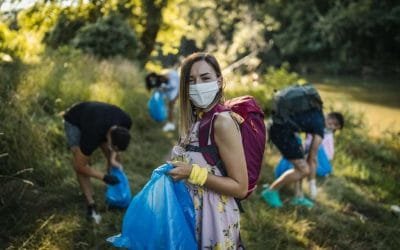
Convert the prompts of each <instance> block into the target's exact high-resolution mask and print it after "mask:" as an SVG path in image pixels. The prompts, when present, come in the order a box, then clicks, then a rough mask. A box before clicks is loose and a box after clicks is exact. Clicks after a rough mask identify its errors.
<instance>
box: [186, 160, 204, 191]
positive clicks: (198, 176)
mask: <svg viewBox="0 0 400 250" xmlns="http://www.w3.org/2000/svg"><path fill="white" fill-rule="evenodd" d="M207 176H208V171H207V168H202V167H200V166H199V165H197V164H192V171H191V172H190V176H189V178H188V181H189V182H190V183H192V184H194V185H199V186H203V185H204V183H206V180H207Z"/></svg>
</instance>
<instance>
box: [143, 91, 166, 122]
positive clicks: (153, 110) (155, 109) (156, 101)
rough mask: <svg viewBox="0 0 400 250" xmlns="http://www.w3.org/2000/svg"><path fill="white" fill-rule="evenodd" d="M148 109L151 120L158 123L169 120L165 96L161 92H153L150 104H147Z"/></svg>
mask: <svg viewBox="0 0 400 250" xmlns="http://www.w3.org/2000/svg"><path fill="white" fill-rule="evenodd" d="M147 108H148V109H149V113H150V116H151V118H153V119H154V120H155V121H157V122H163V121H165V120H166V119H167V115H168V111H167V107H166V105H165V102H164V94H163V93H162V92H161V91H159V90H155V91H153V94H152V95H151V97H150V100H149V102H148V103H147Z"/></svg>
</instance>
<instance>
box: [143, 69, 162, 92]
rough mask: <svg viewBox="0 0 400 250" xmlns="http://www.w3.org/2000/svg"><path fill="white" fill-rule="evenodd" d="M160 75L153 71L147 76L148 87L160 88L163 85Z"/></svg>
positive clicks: (149, 88) (148, 88)
mask: <svg viewBox="0 0 400 250" xmlns="http://www.w3.org/2000/svg"><path fill="white" fill-rule="evenodd" d="M161 83H162V82H161V79H160V75H158V74H156V73H154V72H151V73H149V74H147V76H146V89H147V90H151V89H152V88H158V87H160V85H161Z"/></svg>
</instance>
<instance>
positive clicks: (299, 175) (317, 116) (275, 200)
mask: <svg viewBox="0 0 400 250" xmlns="http://www.w3.org/2000/svg"><path fill="white" fill-rule="evenodd" d="M292 121H293V122H295V123H296V125H297V126H294V125H292V124H290V123H284V124H276V123H272V126H271V127H270V130H269V135H270V139H271V141H272V142H273V143H274V145H275V146H276V147H277V148H278V149H279V151H280V152H281V153H282V155H283V156H284V157H285V158H286V159H288V160H289V161H290V162H291V163H292V164H293V166H294V168H293V169H290V170H288V171H286V172H285V173H284V174H282V175H281V176H280V177H279V178H278V179H277V180H275V181H274V182H273V183H272V184H271V185H270V186H269V187H268V188H267V189H266V190H264V191H263V197H264V199H265V200H266V202H267V203H268V204H269V205H270V206H272V207H281V206H282V202H281V200H280V198H279V194H278V190H279V189H280V188H281V187H282V186H283V185H286V184H289V183H295V182H296V185H301V180H302V179H303V178H304V177H308V176H310V174H311V171H312V169H315V167H316V157H317V151H318V147H319V145H320V144H321V141H322V138H323V136H324V128H325V120H324V115H323V113H322V110H318V109H312V110H309V111H306V112H302V113H299V114H297V115H295V116H293V117H292ZM296 132H305V133H308V134H311V135H312V142H311V145H310V149H309V154H308V157H307V159H305V154H304V150H303V146H302V144H301V143H300V142H299V140H298V139H297V137H296ZM292 204H293V205H303V206H307V207H312V206H313V202H312V201H310V200H308V199H307V198H305V197H304V196H303V194H302V191H301V187H299V186H297V187H296V196H295V198H294V199H293V200H292Z"/></svg>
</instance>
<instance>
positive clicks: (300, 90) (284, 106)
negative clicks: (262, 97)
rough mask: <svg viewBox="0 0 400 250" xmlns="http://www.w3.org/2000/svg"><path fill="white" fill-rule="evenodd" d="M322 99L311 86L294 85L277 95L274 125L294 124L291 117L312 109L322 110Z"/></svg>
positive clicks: (273, 104) (273, 111)
mask: <svg viewBox="0 0 400 250" xmlns="http://www.w3.org/2000/svg"><path fill="white" fill-rule="evenodd" d="M322 104H323V103H322V99H321V96H320V95H319V93H318V91H317V90H316V89H315V88H314V86H313V85H311V84H305V85H299V84H297V85H293V86H290V87H287V88H284V89H282V90H280V91H278V92H276V93H275V95H274V98H273V101H272V119H273V122H274V123H277V124H283V123H287V122H289V123H292V124H293V123H294V122H293V121H292V120H291V116H292V115H294V114H297V113H301V112H305V111H308V110H310V109H319V110H322Z"/></svg>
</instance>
